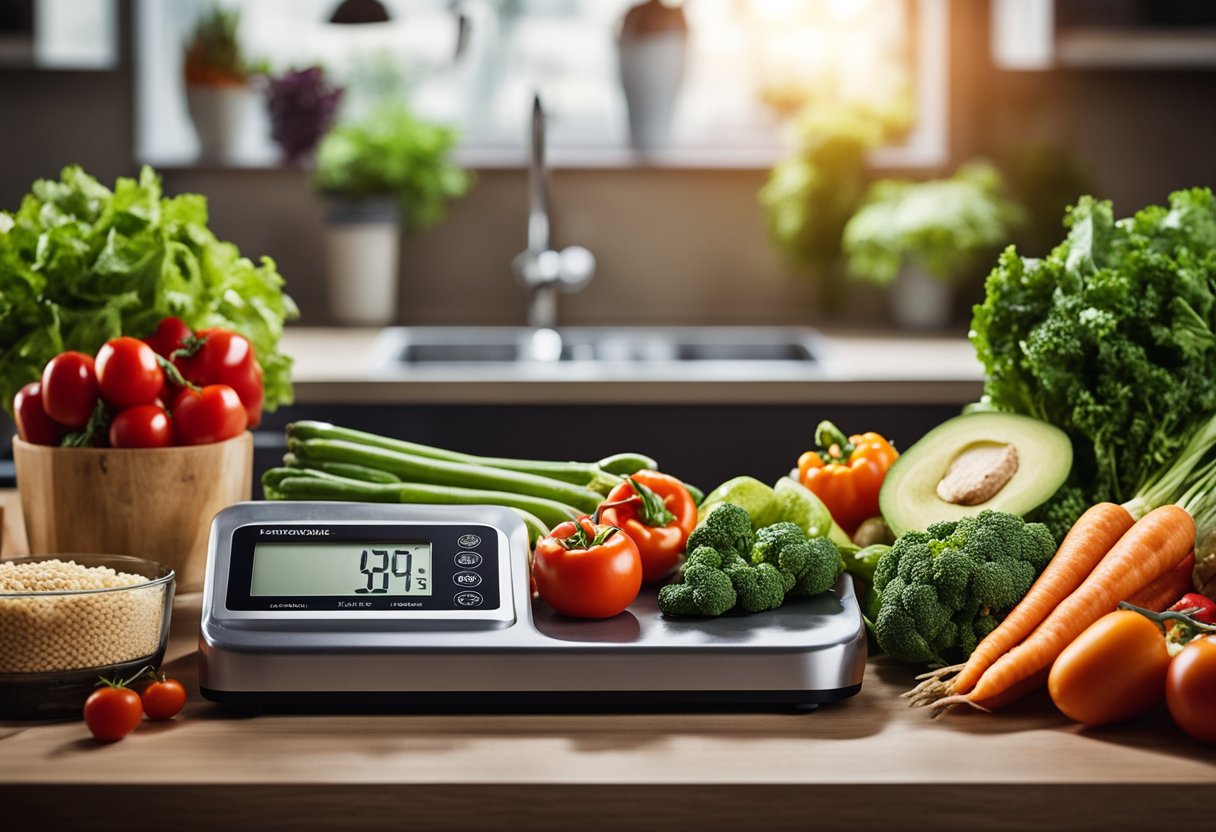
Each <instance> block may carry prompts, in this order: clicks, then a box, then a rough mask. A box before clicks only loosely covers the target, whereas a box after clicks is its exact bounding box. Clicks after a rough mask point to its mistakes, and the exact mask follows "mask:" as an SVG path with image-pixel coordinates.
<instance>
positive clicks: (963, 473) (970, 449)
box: [937, 442, 1018, 506]
mask: <svg viewBox="0 0 1216 832" xmlns="http://www.w3.org/2000/svg"><path fill="white" fill-rule="evenodd" d="M1017 472H1018V449H1017V448H1016V447H1015V446H1014V445H1008V444H1000V443H991V442H982V443H975V444H972V445H968V446H967V447H965V448H963V450H961V451H960V452H959V454H958V456H956V457H955V458H954V460H953V461H952V462H951V463H950V467H949V468H947V469H946V473H945V475H944V476H943V477H942V478H941V480H940V481H939V482H938V484H937V496H938V497H941V498H942V499H943V500H945V501H946V502H947V503H953V504H954V505H958V506H978V505H980V504H981V503H986V502H988V501H989V500H991V499H992V498H993V497H995V496H996V495H997V494H999V493H1000V491H1001V489H1002V488H1004V487H1005V485H1006V484H1007V483H1008V482H1009V481H1010V480H1011V479H1013V475H1014V474H1016V473H1017Z"/></svg>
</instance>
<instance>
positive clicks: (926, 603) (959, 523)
mask: <svg viewBox="0 0 1216 832" xmlns="http://www.w3.org/2000/svg"><path fill="white" fill-rule="evenodd" d="M1055 550H1056V543H1055V539H1054V538H1053V537H1052V535H1051V533H1050V532H1049V531H1048V530H1047V527H1046V526H1044V525H1042V524H1041V523H1026V522H1024V521H1023V520H1022V519H1021V518H1020V517H1017V516H1016V515H1013V514H1007V513H1004V512H998V511H982V512H980V513H979V514H976V515H973V516H970V517H964V518H961V519H959V520H952V521H948V522H942V523H934V524H933V525H932V526H930V527H929V528H928V529H927V530H926V531H924V532H908V533H906V534H904V535H903V536H901V537H900V538H899V539H898V540H897V541H895V545H894V546H892V547H891V548H890V550H888V551H887V553H886V554H884V555H883V556H882V560H880V561H879V563H878V567H877V569H876V570H875V572H874V589H875V590H876V591H877V592H878V593H879V608H878V615H877V617H876V619H875V622H874V632H875V635H876V636H877V639H878V645H879V646H880V647H881V648H882V649H883V650H885V651H886V652H887V653H889V654H891V655H892V656H895V657H896V658H899V659H903V660H905V661H909V662H924V663H929V662H936V663H943V662H944V659H943V658H942V654H943V653H945V652H947V651H953V650H958V651H959V652H961V653H962V654H963V655H964V656H966V655H969V654H970V653H971V651H972V650H973V649H975V645H976V644H977V643H978V642H979V640H980V639H982V638H983V637H984V636H985V635H987V634H988V633H989V632H991V631H992V629H993V628H994V627H995V626H996V624H997V621H998V620H999V618H1000V617H1001V616H1003V615H1004V614H1005V613H1006V612H1008V611H1009V609H1010V608H1012V607H1013V606H1014V605H1015V604H1016V603H1017V602H1018V601H1020V600H1021V599H1022V597H1023V596H1024V595H1025V594H1026V593H1027V592H1028V591H1029V590H1030V585H1031V584H1032V583H1034V580H1035V578H1036V577H1038V575H1039V573H1040V572H1042V571H1043V567H1045V566H1046V565H1047V562H1048V561H1049V560H1051V558H1052V556H1053V555H1054V554H1055Z"/></svg>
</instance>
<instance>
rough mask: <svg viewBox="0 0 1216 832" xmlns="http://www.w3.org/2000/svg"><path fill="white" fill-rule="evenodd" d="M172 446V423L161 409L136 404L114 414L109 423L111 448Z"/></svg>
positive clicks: (151, 405) (154, 406) (152, 405)
mask: <svg viewBox="0 0 1216 832" xmlns="http://www.w3.org/2000/svg"><path fill="white" fill-rule="evenodd" d="M172 444H173V423H172V422H170V421H169V414H168V413H166V412H165V409H164V408H163V407H160V406H158V405H154V404H137V405H135V407H128V408H127V409H126V410H120V411H118V413H116V414H115V416H114V419H113V420H112V421H111V422H110V446H111V447H113V448H167V447H169V446H170V445H172Z"/></svg>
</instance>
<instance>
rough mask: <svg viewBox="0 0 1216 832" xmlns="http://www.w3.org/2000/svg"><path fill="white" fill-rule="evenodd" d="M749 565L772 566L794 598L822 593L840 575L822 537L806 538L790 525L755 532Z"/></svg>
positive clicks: (830, 548)
mask: <svg viewBox="0 0 1216 832" xmlns="http://www.w3.org/2000/svg"><path fill="white" fill-rule="evenodd" d="M752 563H755V564H757V565H772V566H774V567H776V568H777V570H778V571H779V572H780V573H781V576H782V583H783V585H784V587H785V591H786V592H787V593H790V594H792V595H795V596H809V595H818V594H819V593H821V592H826V591H827V590H828V589H829V588H830V587H831V586H832V584H834V583H836V578H837V577H838V576H839V575H840V570H841V565H842V561H841V558H840V552H839V550H837V548H836V546H835V545H834V544H833V543H832V541H831V540H829V539H828V538H826V537H815V538H811V539H809V540H808V539H807V536H806V534H805V533H804V532H803V531H802V529H800V528H798V526H796V525H794V524H793V523H774V524H773V525H771V526H765V527H764V528H763V529H760V531H758V532H757V533H756V544H755V545H754V546H753V547H752Z"/></svg>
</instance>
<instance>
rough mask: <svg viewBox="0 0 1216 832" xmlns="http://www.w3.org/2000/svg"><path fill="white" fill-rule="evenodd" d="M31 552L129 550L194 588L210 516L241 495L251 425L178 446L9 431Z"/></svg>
mask: <svg viewBox="0 0 1216 832" xmlns="http://www.w3.org/2000/svg"><path fill="white" fill-rule="evenodd" d="M13 458H14V462H15V463H16V466H17V488H18V491H19V492H20V495H21V510H22V513H23V514H24V516H25V533H26V536H27V538H28V539H29V549H30V553H31V554H36V555H37V554H57V555H66V554H79V553H90V552H91V553H98V554H119V555H135V556H138V557H143V558H147V559H149V560H154V561H157V562H158V563H163V564H165V565H166V566H169V567H170V568H172V569H173V570H174V571H175V572H176V573H177V583H178V587H179V589H180V590H181V591H183V592H193V591H197V590H200V589H202V586H203V570H204V566H205V565H206V562H207V538H208V536H209V534H210V532H211V518H212V517H214V516H215V514H216V513H217V512H219V510H220V509H222V508H226V507H227V506H230V505H232V504H233V503H238V502H241V501H242V500H248V499H249V498H250V496H251V494H252V488H253V434H251V433H249V432H248V431H246V432H245V433H243V434H241V435H240V436H237V437H234V438H233V439H229V440H227V441H226V442H216V443H214V444H210V445H192V446H187V447H180V448H147V449H142V448H141V449H120V448H57V447H50V446H47V445H31V444H29V443H28V442H23V441H22V440H20V439H18V438H16V437H14V438H13Z"/></svg>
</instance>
